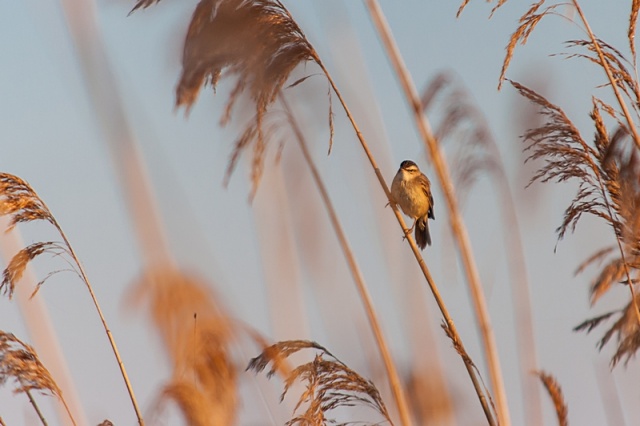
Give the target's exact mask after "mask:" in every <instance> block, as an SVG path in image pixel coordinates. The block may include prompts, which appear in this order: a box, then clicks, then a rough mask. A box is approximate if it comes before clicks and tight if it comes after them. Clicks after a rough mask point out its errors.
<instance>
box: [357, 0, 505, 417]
mask: <svg viewBox="0 0 640 426" xmlns="http://www.w3.org/2000/svg"><path fill="white" fill-rule="evenodd" d="M365 4H366V5H367V8H368V10H369V13H370V14H371V18H372V20H373V22H374V24H375V27H376V29H377V31H378V34H379V36H380V38H381V40H382V43H383V45H384V47H385V49H386V51H387V55H388V57H389V60H390V61H391V63H392V65H393V68H394V70H395V72H396V74H397V76H398V79H399V80H400V83H401V85H402V88H403V90H404V92H405V96H406V97H407V100H408V102H409V104H410V105H411V108H412V110H413V113H414V118H415V120H416V124H417V126H418V129H419V131H420V134H421V136H422V138H423V140H424V142H425V145H426V146H427V149H428V151H429V154H430V157H431V160H432V162H433V165H434V169H435V170H436V173H437V175H438V181H439V182H440V186H441V187H442V192H443V194H444V195H445V200H446V204H447V208H448V210H449V217H450V219H451V229H452V233H453V235H454V237H455V240H456V242H457V245H458V250H459V252H460V256H461V260H462V264H463V266H464V269H465V272H466V275H467V281H468V284H469V289H470V291H471V296H472V300H473V302H474V308H475V313H476V319H477V321H478V327H479V329H480V335H481V337H482V343H483V347H484V351H485V356H486V362H487V365H488V369H489V377H490V380H491V385H492V388H493V392H494V394H495V403H496V410H497V414H498V420H499V423H500V424H501V425H504V426H507V425H509V424H510V419H509V407H508V403H507V395H506V392H505V389H504V382H503V379H502V371H501V368H500V360H499V356H498V350H497V346H496V343H495V338H494V335H493V329H492V327H491V323H490V319H489V312H488V309H487V304H486V301H485V299H484V294H483V290H482V285H481V282H480V276H479V274H478V270H477V267H476V265H475V260H474V257H473V255H472V251H471V243H470V242H469V237H468V235H467V232H466V228H465V226H464V223H463V221H462V217H461V215H460V211H459V209H458V205H457V201H456V197H455V192H454V188H453V184H452V183H451V177H450V174H449V171H448V167H447V164H446V162H445V160H444V158H443V156H442V154H441V152H440V148H439V146H438V142H437V141H436V139H435V137H434V136H433V133H432V132H431V128H430V125H429V122H428V121H427V118H426V117H425V115H424V114H423V112H422V107H421V102H420V97H419V95H418V92H417V90H416V88H415V86H414V84H413V82H412V80H411V76H410V75H409V72H408V70H407V69H406V67H405V65H404V63H403V60H402V57H401V55H400V51H399V49H398V47H397V45H396V44H395V41H394V40H393V36H392V34H391V30H390V29H389V26H388V24H387V22H386V19H385V17H384V15H383V13H382V10H381V9H380V6H379V5H378V2H377V1H375V0H366V1H365Z"/></svg>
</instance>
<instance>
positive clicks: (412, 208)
mask: <svg viewBox="0 0 640 426" xmlns="http://www.w3.org/2000/svg"><path fill="white" fill-rule="evenodd" d="M391 197H392V198H393V201H394V202H395V203H396V204H398V205H399V206H400V208H401V209H402V211H403V212H404V214H406V215H407V216H409V217H410V218H411V219H413V220H414V222H413V226H412V227H411V229H409V232H411V231H412V230H413V228H415V236H416V244H418V247H420V248H421V249H424V248H425V247H426V246H427V244H429V245H431V236H430V235H429V224H428V223H427V220H428V219H434V220H435V218H436V217H435V215H434V214H433V196H432V195H431V183H430V182H429V179H428V178H427V177H426V176H425V175H424V173H422V172H421V171H420V169H419V168H418V166H417V165H416V163H414V162H413V161H410V160H405V161H403V162H402V163H400V169H398V173H396V176H395V177H394V178H393V183H392V184H391Z"/></svg>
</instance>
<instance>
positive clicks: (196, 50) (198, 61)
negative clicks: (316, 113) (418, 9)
mask: <svg viewBox="0 0 640 426" xmlns="http://www.w3.org/2000/svg"><path fill="white" fill-rule="evenodd" d="M153 3H155V1H153V0H143V1H140V2H138V3H137V4H136V6H135V7H134V9H133V10H136V9H138V8H141V7H148V6H150V5H151V4H153ZM309 60H312V61H314V62H316V63H317V64H318V65H319V66H320V68H321V69H322V71H323V72H324V74H325V76H326V77H327V79H328V80H329V83H330V85H331V88H332V89H333V90H334V92H336V94H337V95H338V97H339V98H340V100H341V102H342V104H343V106H344V107H345V108H346V105H345V104H344V102H343V100H342V98H341V96H340V94H339V92H337V88H336V87H335V85H334V84H333V81H332V80H331V78H330V76H329V74H328V72H327V70H326V69H325V68H324V66H323V64H322V62H321V61H320V58H319V57H318V55H317V53H316V52H315V50H314V49H313V47H312V46H311V44H310V43H309V41H308V40H307V39H306V37H305V35H304V33H303V32H302V30H301V29H300V28H299V26H298V25H297V23H296V22H295V21H294V19H293V18H292V16H291V15H290V14H289V12H288V10H287V9H286V8H285V7H284V5H283V4H282V3H280V2H279V1H278V0H257V1H256V0H252V1H243V0H201V2H200V3H199V4H198V6H197V8H196V10H195V11H194V14H193V17H192V21H191V24H190V26H189V30H188V32H187V36H186V39H185V43H184V51H183V58H182V64H183V72H182V76H181V78H180V82H179V84H178V87H177V89H176V106H177V107H180V106H185V107H186V108H187V111H188V110H189V108H190V107H191V106H192V105H193V103H194V102H195V99H196V96H197V94H198V93H199V91H200V88H201V87H202V86H203V85H206V84H211V85H212V86H213V87H214V88H215V86H216V84H217V82H218V81H219V79H220V78H221V77H222V76H223V72H224V73H225V74H224V75H231V76H233V75H235V76H236V77H237V80H236V85H235V87H234V89H233V90H232V92H231V95H230V96H229V99H228V101H227V105H226V108H225V113H224V115H223V117H222V120H221V124H223V125H224V124H226V123H227V122H228V121H229V119H230V118H231V115H232V110H233V106H234V104H235V102H236V101H237V100H238V97H239V96H240V95H241V94H242V93H243V92H245V90H246V91H248V93H249V95H250V98H251V100H252V101H253V102H254V104H255V116H254V118H253V119H252V120H250V121H249V123H248V124H247V125H246V127H245V129H244V131H243V132H242V133H241V135H240V137H239V138H238V139H237V140H236V142H235V144H234V149H233V152H232V154H231V159H230V162H229V166H228V169H227V177H226V179H228V178H229V176H230V174H231V173H232V171H233V170H234V168H235V165H236V163H237V161H238V159H239V156H240V154H241V153H242V152H243V151H245V150H246V149H248V148H249V147H250V146H252V147H253V157H252V164H251V176H252V184H253V187H252V194H251V196H252V197H253V195H254V194H255V191H256V190H257V187H258V184H259V181H260V176H261V174H262V169H263V162H264V155H265V149H266V142H267V140H268V139H269V136H272V135H273V134H275V133H276V132H277V131H278V127H279V126H278V123H277V118H276V119H274V120H273V121H272V123H269V124H268V125H267V126H266V127H265V122H266V120H267V113H268V107H269V106H270V105H271V104H272V103H273V102H274V101H275V100H276V98H277V97H278V95H280V94H281V93H282V89H283V87H284V84H285V83H286V82H287V80H288V78H289V76H290V74H291V72H292V71H293V69H294V68H296V67H297V66H298V65H299V64H300V63H302V62H306V61H309ZM306 78H308V77H304V78H302V79H300V80H298V81H296V82H294V83H292V84H291V85H290V86H296V85H298V84H300V83H302V82H303V81H304V80H306ZM328 116H329V120H328V121H329V129H330V140H329V146H330V147H331V144H332V139H333V111H332V102H331V91H329V112H328ZM288 118H289V121H291V116H290V115H289V117H288ZM358 133H359V132H358ZM298 138H299V137H298ZM329 149H330V148H329ZM378 173H379V171H378ZM381 182H382V183H383V185H385V187H386V184H384V180H382V181H381ZM386 192H387V193H388V190H386ZM328 208H329V209H330V207H328ZM338 236H339V232H338ZM339 238H340V236H339ZM341 242H342V243H343V246H344V241H341ZM352 258H353V256H352V255H351V256H350V257H349V255H347V261H348V262H349V263H350V264H353V261H352V260H353V259H352ZM351 267H352V270H353V268H355V266H351ZM358 273H359V272H354V273H353V274H354V276H356V275H358ZM361 294H362V291H361ZM363 299H366V296H365V297H364V298H363ZM363 303H364V304H365V305H366V306H367V310H368V312H371V311H372V307H371V306H370V303H371V302H370V300H363ZM369 318H370V322H372V323H375V320H372V319H371V318H372V316H371V315H369ZM376 327H378V326H377V325H372V328H373V329H374V333H376V339H377V343H378V346H379V348H380V351H381V353H382V355H381V356H382V358H383V360H384V362H385V367H386V368H387V370H388V374H389V377H390V381H391V388H392V390H393V393H394V396H395V398H396V400H397V405H398V409H399V413H400V416H401V418H402V421H403V424H410V419H409V415H408V408H407V404H406V399H405V397H404V395H403V391H402V389H401V386H400V380H399V377H398V374H397V373H396V372H395V371H394V366H393V362H392V360H391V359H390V355H389V353H388V351H386V352H385V350H384V348H385V347H386V343H384V342H382V341H381V339H382V337H381V332H380V331H379V330H378V329H376ZM378 328H379V327H378Z"/></svg>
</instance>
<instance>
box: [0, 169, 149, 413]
mask: <svg viewBox="0 0 640 426" xmlns="http://www.w3.org/2000/svg"><path fill="white" fill-rule="evenodd" d="M0 215H2V216H5V215H6V216H9V217H10V221H9V225H8V228H7V230H6V231H10V230H11V229H13V228H14V227H15V226H16V225H17V224H19V223H25V222H32V221H37V220H44V221H47V222H49V223H50V224H52V225H53V226H54V227H55V228H56V230H57V231H58V233H59V235H60V237H61V238H62V242H56V241H45V242H36V243H33V244H30V245H29V246H27V247H25V248H23V249H21V250H20V251H19V252H18V253H17V254H16V255H14V256H13V258H12V259H11V261H10V262H9V265H7V267H6V268H5V270H4V272H3V279H2V283H1V284H0V291H2V292H4V294H6V295H7V296H8V297H9V298H11V296H12V295H13V291H14V289H15V286H16V284H17V282H18V281H19V280H20V278H21V277H22V274H23V273H24V271H25V269H26V267H27V265H28V264H29V262H31V261H32V260H34V259H35V258H36V257H38V256H40V255H42V254H45V253H46V254H49V255H52V256H60V255H63V254H64V255H66V258H65V261H66V262H67V264H68V265H69V266H70V269H60V270H55V271H52V272H50V273H49V274H47V275H46V276H45V278H43V279H42V280H41V281H40V282H39V283H38V284H37V285H36V288H35V289H34V291H33V294H35V293H36V292H37V291H38V290H39V289H40V287H41V286H42V285H43V284H44V282H45V281H46V280H47V279H48V278H50V277H51V276H52V275H55V274H57V273H59V272H63V271H72V272H74V273H75V274H77V276H78V277H79V278H80V279H81V280H82V282H84V284H85V285H86V287H87V290H88V291H89V294H90V295H91V299H92V301H93V304H94V306H95V308H96V311H97V313H98V316H99V317H100V320H101V322H102V325H103V327H104V330H105V332H106V334H107V338H108V339H109V343H110V344H111V348H112V350H113V354H114V356H115V358H116V361H117V363H118V366H119V368H120V372H121V374H122V378H123V380H124V382H125V386H126V387H127V391H128V393H129V397H130V399H131V403H132V405H133V408H134V411H135V412H136V416H137V418H138V423H139V424H140V425H142V424H144V421H143V420H142V415H141V414H140V410H139V408H138V405H137V402H136V399H135V395H134V393H133V389H132V387H131V383H130V382H129V378H128V375H127V372H126V369H125V367H124V363H123V362H122V359H121V358H120V354H119V353H118V348H117V346H116V343H115V340H114V338H113V335H112V334H111V330H110V329H109V327H108V326H107V322H106V320H105V318H104V315H103V314H102V310H101V309H100V305H99V304H98V299H97V298H96V296H95V294H94V292H93V288H92V286H91V284H90V282H89V278H88V277H87V275H86V273H85V271H84V268H83V266H82V264H81V263H80V260H79V259H78V257H77V256H76V253H75V251H74V250H73V247H72V246H71V244H70V243H69V240H68V239H67V236H66V234H65V233H64V231H63V230H62V227H61V226H60V224H59V223H58V221H57V220H56V219H55V218H54V217H53V214H51V211H50V210H49V208H48V207H47V205H46V204H45V202H44V201H43V200H42V199H41V198H40V196H39V195H38V194H37V193H36V192H35V190H34V189H33V188H32V187H31V185H29V184H28V183H27V182H26V181H24V180H23V179H21V178H19V177H18V176H15V175H12V174H9V173H0Z"/></svg>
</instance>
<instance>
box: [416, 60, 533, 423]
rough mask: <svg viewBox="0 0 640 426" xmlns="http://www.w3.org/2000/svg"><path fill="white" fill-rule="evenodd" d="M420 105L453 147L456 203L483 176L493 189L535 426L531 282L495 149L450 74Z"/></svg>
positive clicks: (434, 83)
mask: <svg viewBox="0 0 640 426" xmlns="http://www.w3.org/2000/svg"><path fill="white" fill-rule="evenodd" d="M420 101H421V104H422V108H423V110H424V111H425V113H426V114H427V115H428V116H429V117H432V121H433V123H434V134H435V137H436V139H437V140H438V141H439V143H440V144H442V146H447V145H449V146H451V149H455V154H454V157H453V167H452V170H453V179H454V182H455V183H456V196H457V198H458V200H459V201H460V204H461V205H463V204H464V202H465V198H466V196H467V194H468V193H469V192H470V191H471V189H472V188H473V186H474V185H475V184H476V182H477V181H478V179H480V178H482V177H484V176H486V177H489V178H490V179H491V182H492V184H493V187H494V188H495V189H496V193H497V196H498V201H499V202H500V209H499V210H500V217H501V218H502V224H503V226H502V229H503V232H502V234H503V238H504V247H505V255H506V256H507V259H508V261H507V262H506V263H507V265H506V266H507V269H508V272H509V275H510V277H511V280H510V281H511V282H512V284H513V285H512V287H511V291H512V292H513V297H514V316H515V319H516V328H517V330H518V333H516V336H517V340H516V341H517V344H518V354H519V357H518V360H519V362H520V378H521V380H522V383H523V395H522V397H523V402H524V405H525V407H526V410H527V415H526V418H527V424H530V425H538V424H540V423H541V422H542V407H541V401H540V395H539V390H538V386H537V383H536V382H535V380H533V378H532V377H531V374H530V372H531V371H535V370H537V368H538V366H537V359H536V358H537V355H536V352H537V351H536V345H535V340H534V335H535V333H534V327H533V318H532V308H531V300H530V284H529V278H528V273H527V267H526V262H525V258H524V246H523V243H522V240H521V235H520V226H519V220H518V212H517V211H516V204H515V202H514V200H513V197H512V195H511V188H510V185H509V179H508V176H507V172H506V171H505V168H504V162H503V161H502V158H501V156H500V150H499V149H498V145H497V143H496V141H495V140H494V138H493V135H492V133H491V130H490V128H489V125H488V123H487V121H486V119H485V117H484V114H483V112H482V110H481V109H480V107H478V106H477V105H476V104H475V103H474V102H473V100H472V98H471V95H470V94H469V92H468V90H467V89H466V88H465V87H464V85H463V83H461V82H460V81H459V79H458V78H456V76H455V75H454V74H453V73H451V72H448V73H447V72H441V73H439V74H437V75H436V76H435V77H433V78H432V79H431V80H430V82H429V83H428V84H427V86H426V88H425V89H424V90H423V93H422V96H421V98H420ZM507 229H508V230H509V231H508V232H507V231H506V230H507Z"/></svg>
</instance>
